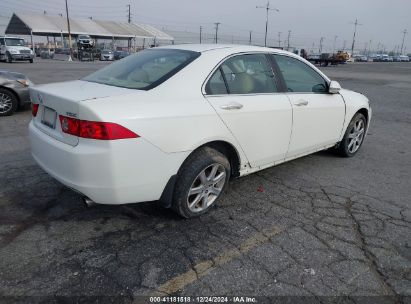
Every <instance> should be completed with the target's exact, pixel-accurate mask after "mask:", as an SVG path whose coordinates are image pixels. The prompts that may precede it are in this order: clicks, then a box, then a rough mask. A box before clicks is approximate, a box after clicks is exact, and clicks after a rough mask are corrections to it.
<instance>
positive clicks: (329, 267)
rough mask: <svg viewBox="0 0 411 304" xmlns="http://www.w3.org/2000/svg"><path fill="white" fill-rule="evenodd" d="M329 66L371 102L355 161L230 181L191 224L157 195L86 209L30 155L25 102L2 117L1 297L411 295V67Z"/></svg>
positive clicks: (285, 168)
mask: <svg viewBox="0 0 411 304" xmlns="http://www.w3.org/2000/svg"><path fill="white" fill-rule="evenodd" d="M103 65H105V63H83V64H80V63H65V62H51V61H40V60H38V61H37V62H35V63H34V64H32V65H30V64H26V63H16V64H11V65H10V64H5V63H0V69H10V70H13V71H19V72H23V73H25V74H26V75H28V76H29V77H30V78H31V79H32V80H33V81H34V82H35V83H47V82H54V81H61V80H71V79H76V78H80V77H82V76H84V75H87V74H88V73H89V72H91V71H93V70H96V69H97V68H99V67H101V66H103ZM323 70H324V71H325V73H326V74H327V75H329V76H330V77H331V78H332V79H335V80H337V81H340V83H341V84H342V86H343V87H345V88H348V89H353V90H355V91H359V92H362V93H364V94H366V95H367V96H368V97H369V99H370V100H371V105H372V108H373V114H374V116H373V120H372V123H371V128H370V131H369V135H368V137H367V138H366V140H365V143H364V145H363V147H362V149H361V150H360V152H359V153H358V155H357V156H356V157H354V158H349V159H348V158H341V157H339V156H337V155H335V154H334V153H332V152H330V151H324V152H319V153H316V154H314V155H311V156H307V157H304V158H301V159H297V160H294V161H292V162H289V163H286V164H283V165H280V166H277V167H273V168H270V169H267V170H264V171H262V172H259V173H256V174H253V175H250V176H247V177H244V178H240V179H236V180H234V181H233V182H232V183H231V184H230V188H229V189H228V191H227V192H226V195H225V197H223V198H222V199H221V200H220V202H219V204H218V206H216V207H215V208H213V209H212V210H211V212H209V213H208V214H206V215H204V216H202V217H201V218H198V219H194V220H183V219H180V218H179V217H178V216H176V215H175V214H174V213H173V212H171V211H170V210H166V209H163V208H161V207H160V206H158V205H157V204H156V203H142V204H135V205H128V206H117V207H116V206H96V207H94V208H89V209H88V208H86V207H85V206H84V205H83V203H82V201H81V197H80V195H78V194H77V193H75V192H73V191H71V190H70V189H67V188H66V187H64V186H63V185H61V184H60V183H58V182H56V181H55V180H53V179H52V178H51V177H50V176H48V175H47V174H46V173H45V172H43V171H42V170H41V169H40V168H39V167H38V166H37V165H36V164H35V163H34V161H33V160H32V158H31V156H30V151H29V144H28V138H27V124H28V122H29V120H30V118H31V113H30V110H28V109H25V110H22V111H19V112H17V113H16V114H15V115H14V116H11V117H1V118H0V301H1V299H3V300H5V302H8V301H11V300H12V299H14V300H18V299H21V298H20V297H23V299H30V302H36V301H37V302H41V301H43V300H44V298H42V297H50V296H62V297H93V296H97V297H99V296H105V297H109V296H110V297H113V298H111V299H114V300H113V301H119V300H120V299H121V301H122V302H133V301H138V299H141V298H140V296H144V295H182V296H183V295H186V296H197V295H198V296H211V295H231V296H241V295H242V296H301V297H308V299H315V300H318V301H327V302H336V303H341V299H344V301H346V302H344V303H354V302H362V301H364V300H365V299H368V300H369V303H375V302H376V301H377V300H381V299H383V302H382V303H391V302H393V303H410V301H411V202H410V199H411V153H410V147H411V99H410V96H411V63H409V64H408V63H365V64H349V65H344V66H338V67H328V68H323ZM120 297H121V298H120ZM271 299H272V298H271ZM282 299H286V298H282ZM293 299H295V300H296V299H299V298H296V297H295V298H293ZM300 299H302V298H300ZM305 299H307V298H305Z"/></svg>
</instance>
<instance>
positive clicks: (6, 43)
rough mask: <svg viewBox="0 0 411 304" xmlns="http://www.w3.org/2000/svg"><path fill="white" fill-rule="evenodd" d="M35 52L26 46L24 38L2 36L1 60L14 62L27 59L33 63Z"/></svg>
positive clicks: (0, 42) (0, 41) (0, 39)
mask: <svg viewBox="0 0 411 304" xmlns="http://www.w3.org/2000/svg"><path fill="white" fill-rule="evenodd" d="M34 56H35V54H34V52H33V51H32V50H31V49H30V48H28V47H27V46H26V42H25V41H24V39H23V38H20V37H14V36H0V61H7V62H9V63H12V62H13V61H15V60H27V61H30V63H33V60H34Z"/></svg>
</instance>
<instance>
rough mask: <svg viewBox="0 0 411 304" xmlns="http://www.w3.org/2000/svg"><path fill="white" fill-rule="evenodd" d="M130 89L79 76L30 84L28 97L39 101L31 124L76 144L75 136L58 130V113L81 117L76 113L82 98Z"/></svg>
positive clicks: (77, 140) (54, 136) (118, 92)
mask: <svg viewBox="0 0 411 304" xmlns="http://www.w3.org/2000/svg"><path fill="white" fill-rule="evenodd" d="M130 91H131V90H130V89H125V88H119V87H114V86H108V85H103V84H98V83H94V82H87V81H82V80H75V81H69V82H62V83H53V84H47V85H40V86H34V87H31V88H30V98H31V101H32V102H33V103H38V104H39V108H38V112H37V115H36V117H35V118H34V125H35V126H36V127H37V128H38V129H40V130H41V131H42V132H44V133H46V134H48V135H49V136H51V137H53V138H55V139H57V140H59V141H61V142H63V143H66V144H69V145H71V146H76V145H77V144H78V142H79V138H78V137H77V136H73V135H70V134H67V133H64V132H63V131H62V129H61V125H60V120H59V115H63V116H67V117H71V118H77V119H83V118H82V117H81V115H80V111H81V110H80V108H81V102H82V101H86V100H92V99H98V98H104V97H108V96H116V95H124V94H130Z"/></svg>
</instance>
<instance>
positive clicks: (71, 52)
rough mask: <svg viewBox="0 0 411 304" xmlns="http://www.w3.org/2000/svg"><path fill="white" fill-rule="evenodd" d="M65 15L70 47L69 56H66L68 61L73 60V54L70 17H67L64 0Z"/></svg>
mask: <svg viewBox="0 0 411 304" xmlns="http://www.w3.org/2000/svg"><path fill="white" fill-rule="evenodd" d="M66 16H67V30H68V38H69V48H70V56H69V58H68V61H73V59H72V57H71V56H72V54H73V49H72V48H71V31H70V18H69V12H68V4H67V0H66Z"/></svg>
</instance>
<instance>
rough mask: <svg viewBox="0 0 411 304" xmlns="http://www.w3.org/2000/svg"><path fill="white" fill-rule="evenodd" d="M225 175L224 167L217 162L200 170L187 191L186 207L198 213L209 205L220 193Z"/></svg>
mask: <svg viewBox="0 0 411 304" xmlns="http://www.w3.org/2000/svg"><path fill="white" fill-rule="evenodd" d="M226 175H227V174H226V169H225V168H224V166H223V165H221V164H218V163H215V164H212V165H210V166H208V167H207V168H205V169H204V170H203V171H201V172H200V174H198V175H197V177H196V178H195V180H194V182H193V183H192V185H191V187H190V189H189V191H188V195H187V204H188V209H189V210H190V211H191V212H194V213H198V212H201V211H204V210H206V209H207V208H208V207H210V206H211V205H212V204H213V203H214V202H215V201H216V199H217V198H218V197H219V195H220V194H221V191H222V190H223V188H224V185H225V183H226Z"/></svg>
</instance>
